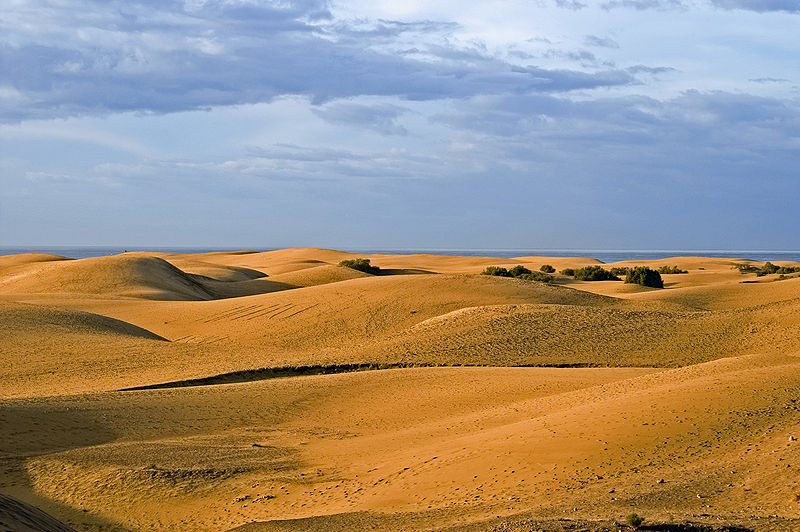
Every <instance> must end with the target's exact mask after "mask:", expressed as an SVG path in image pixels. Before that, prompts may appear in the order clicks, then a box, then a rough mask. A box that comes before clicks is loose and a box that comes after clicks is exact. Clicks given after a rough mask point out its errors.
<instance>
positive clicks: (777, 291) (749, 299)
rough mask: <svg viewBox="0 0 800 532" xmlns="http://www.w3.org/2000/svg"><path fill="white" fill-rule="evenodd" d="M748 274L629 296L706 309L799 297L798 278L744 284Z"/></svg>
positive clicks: (793, 299)
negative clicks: (722, 280)
mask: <svg viewBox="0 0 800 532" xmlns="http://www.w3.org/2000/svg"><path fill="white" fill-rule="evenodd" d="M746 280H751V276H744V275H741V274H739V273H738V272H737V273H736V274H735V277H734V278H733V280H731V281H729V282H723V283H716V284H709V285H700V286H686V287H681V288H674V289H670V290H664V291H656V292H648V293H641V294H636V295H633V296H631V299H636V300H638V301H642V302H644V301H647V302H655V301H660V302H668V303H675V304H679V305H682V306H685V307H693V308H697V309H705V310H734V309H748V308H751V309H754V308H758V307H762V306H765V305H771V304H774V303H780V302H785V301H797V300H800V278H791V279H785V280H780V281H779V280H774V279H772V280H766V282H758V283H747V282H743V281H746Z"/></svg>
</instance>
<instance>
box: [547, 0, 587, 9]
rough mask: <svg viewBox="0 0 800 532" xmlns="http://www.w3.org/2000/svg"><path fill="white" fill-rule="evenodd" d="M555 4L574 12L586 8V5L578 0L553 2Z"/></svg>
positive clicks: (556, 0)
mask: <svg viewBox="0 0 800 532" xmlns="http://www.w3.org/2000/svg"><path fill="white" fill-rule="evenodd" d="M555 4H556V6H558V7H561V8H564V9H574V10H578V9H583V8H585V7H588V5H587V4H586V3H584V2H581V1H579V0H555Z"/></svg>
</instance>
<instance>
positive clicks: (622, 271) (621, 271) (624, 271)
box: [609, 266, 630, 276]
mask: <svg viewBox="0 0 800 532" xmlns="http://www.w3.org/2000/svg"><path fill="white" fill-rule="evenodd" d="M628 270H630V268H627V267H625V266H614V267H613V268H611V269H610V270H609V271H610V272H611V273H612V274H614V275H616V276H620V275H628Z"/></svg>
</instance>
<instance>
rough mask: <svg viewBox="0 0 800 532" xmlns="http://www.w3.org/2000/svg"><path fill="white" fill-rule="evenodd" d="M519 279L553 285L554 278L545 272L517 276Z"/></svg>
mask: <svg viewBox="0 0 800 532" xmlns="http://www.w3.org/2000/svg"><path fill="white" fill-rule="evenodd" d="M517 278H518V279H524V280H525V281H539V282H541V283H552V282H553V276H552V275H547V274H546V273H544V272H530V273H523V274H522V275H518V276H517Z"/></svg>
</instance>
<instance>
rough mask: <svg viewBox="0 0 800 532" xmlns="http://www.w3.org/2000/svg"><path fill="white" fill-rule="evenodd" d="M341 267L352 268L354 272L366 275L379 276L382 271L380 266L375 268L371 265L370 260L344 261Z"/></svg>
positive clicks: (340, 264)
mask: <svg viewBox="0 0 800 532" xmlns="http://www.w3.org/2000/svg"><path fill="white" fill-rule="evenodd" d="M339 266H344V267H345V268H350V269H353V270H358V271H360V272H364V273H371V274H372V275H378V274H379V273H380V271H381V269H380V267H379V266H373V265H372V264H370V263H369V259H361V258H358V259H348V260H343V261H342V262H340V263H339Z"/></svg>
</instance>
